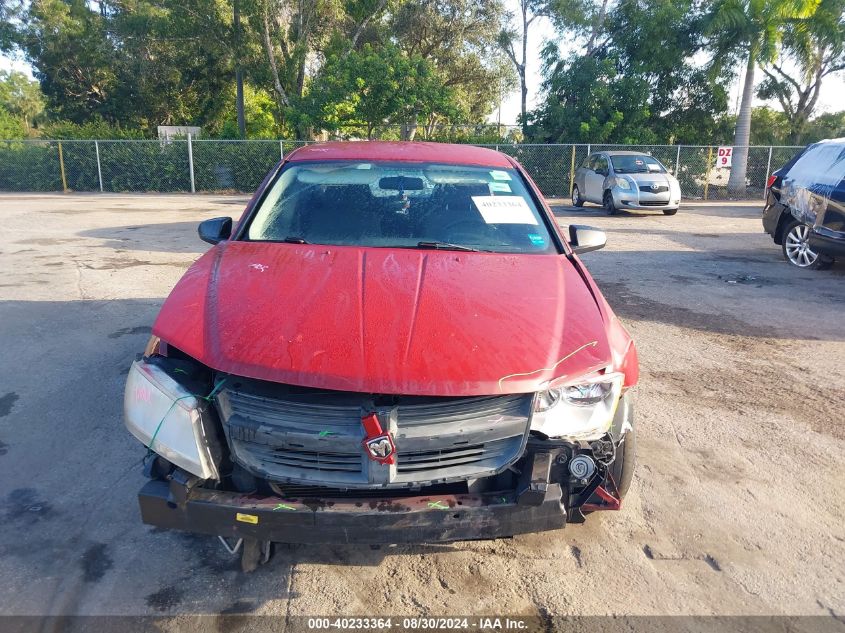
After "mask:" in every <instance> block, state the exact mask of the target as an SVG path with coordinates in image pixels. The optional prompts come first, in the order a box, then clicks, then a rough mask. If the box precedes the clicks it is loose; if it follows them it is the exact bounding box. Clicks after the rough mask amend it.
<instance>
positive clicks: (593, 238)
mask: <svg viewBox="0 0 845 633" xmlns="http://www.w3.org/2000/svg"><path fill="white" fill-rule="evenodd" d="M605 244H607V234H606V233H605V232H604V231H602V230H601V229H597V228H595V227H592V226H584V225H583V224H570V225H569V245H570V246H571V247H572V250H573V251H574V252H576V253H589V252H590V251H597V250H599V249H600V248H604V245H605Z"/></svg>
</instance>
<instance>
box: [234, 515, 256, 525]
mask: <svg viewBox="0 0 845 633" xmlns="http://www.w3.org/2000/svg"><path fill="white" fill-rule="evenodd" d="M235 521H240V522H241V523H252V524H253V525H254V524H256V523H258V517H257V516H255V515H254V514H241V513H240V512H238V513H237V514H236V515H235Z"/></svg>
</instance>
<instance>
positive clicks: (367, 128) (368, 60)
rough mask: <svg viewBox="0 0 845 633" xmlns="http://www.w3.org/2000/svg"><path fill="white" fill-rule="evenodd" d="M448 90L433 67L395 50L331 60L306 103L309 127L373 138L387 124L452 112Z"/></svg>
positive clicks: (371, 48) (371, 49)
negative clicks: (434, 113) (315, 126)
mask: <svg viewBox="0 0 845 633" xmlns="http://www.w3.org/2000/svg"><path fill="white" fill-rule="evenodd" d="M451 108H452V100H451V94H450V91H449V89H448V88H447V87H446V86H444V84H443V81H442V80H441V78H440V77H439V76H437V74H436V73H435V71H434V68H433V66H432V65H431V63H429V62H428V61H426V60H425V59H423V58H422V57H420V56H413V57H409V56H407V55H405V54H404V53H403V52H402V51H401V50H400V49H399V48H398V47H397V46H395V45H392V44H387V45H384V46H381V47H378V48H376V47H374V46H372V45H371V44H369V43H368V44H365V45H364V46H363V47H362V48H361V50H354V51H352V52H350V53H349V54H347V55H338V56H335V57H332V58H330V59H328V60H327V62H326V64H325V65H324V66H323V69H322V70H321V72H320V74H319V75H318V76H317V77H316V78H315V81H314V84H313V88H312V91H311V93H310V94H309V96H308V100H307V109H306V112H307V116H308V117H309V122H310V123H312V124H314V125H317V126H319V127H322V128H324V129H327V130H332V131H341V132H343V133H344V134H346V135H350V134H351V135H356V134H358V133H363V134H364V135H365V136H366V138H368V139H369V138H372V136H373V132H374V131H375V129H376V128H377V127H379V126H381V125H385V124H402V123H407V122H409V121H413V120H415V119H416V118H417V117H426V116H429V115H431V114H432V113H433V112H438V111H439V112H444V113H447V114H448V113H449V111H450V109H451Z"/></svg>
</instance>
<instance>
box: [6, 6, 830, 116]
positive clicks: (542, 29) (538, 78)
mask: <svg viewBox="0 0 845 633" xmlns="http://www.w3.org/2000/svg"><path fill="white" fill-rule="evenodd" d="M505 5H506V6H507V7H508V8H509V9H510V10H511V11H513V12H514V13H515V14H516V13H518V10H519V2H518V0H505ZM528 38H529V39H528V73H527V74H528V108H529V109H531V108H533V107H534V106H536V105H537V102H538V99H539V98H540V97H541V94H540V87H541V85H542V82H543V77H542V75H541V74H540V50H541V49H542V47H543V43H544V42H545V41H546V40H556V39H558V37H557V34H556V33H555V30H554V28H553V27H552V25H551V22H549V20H546V19H542V18H541V19H538V20H535V22H534V24H532V29H531V31H530V32H529V35H528ZM11 68H14V69H15V70H19V71H22V72H25V73H27V74H29V75H30V76H31V75H32V69H31V67H30V66H29V64H27V63H25V62H23V61H20V60H13V59H10V58H9V57H7V56H5V55H0V70H9V69H11ZM758 72H759V71H758ZM739 91H740V84H739V81H737V82H735V84H734V86H733V87H732V90H731V101H730V108H731V112H734V111H735V110H736V107H737V105H738V104H737V101H738V95H739ZM519 102H520V99H519V89H518V88H517V89H516V90H514V92H512V93H511V94H510V95H507V96H506V97H505V99H504V100H503V101H502V104H501V123H502V124H503V125H515V124H516V121H517V117H518V116H519V107H520V103H519ZM754 105H755V106H756V105H769V106H771V107H772V108H775V109H780V106H779V105H778V104H777V102H775V101H770V102H764V101H761V100H760V99H756V98H755V100H754ZM843 109H845V73H839V74H838V75H835V76H832V77H826V78H825V81H824V83H823V84H822V89H821V94H820V95H819V102H818V105H817V106H816V112H815V114H816V115H819V114H823V113H825V112H838V111H840V110H843ZM498 118H499V108H496V109H495V110H494V111H493V112H492V114H491V115H490V116H489V120H490V121H491V122H494V123H495V122H496V121H497V120H498Z"/></svg>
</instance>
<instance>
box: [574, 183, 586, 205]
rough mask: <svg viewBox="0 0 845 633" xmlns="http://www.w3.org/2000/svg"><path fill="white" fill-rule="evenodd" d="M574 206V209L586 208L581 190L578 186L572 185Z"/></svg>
mask: <svg viewBox="0 0 845 633" xmlns="http://www.w3.org/2000/svg"><path fill="white" fill-rule="evenodd" d="M572 206H573V207H583V206H584V199H583V198H582V197H581V190H580V189H578V185H572Z"/></svg>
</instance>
